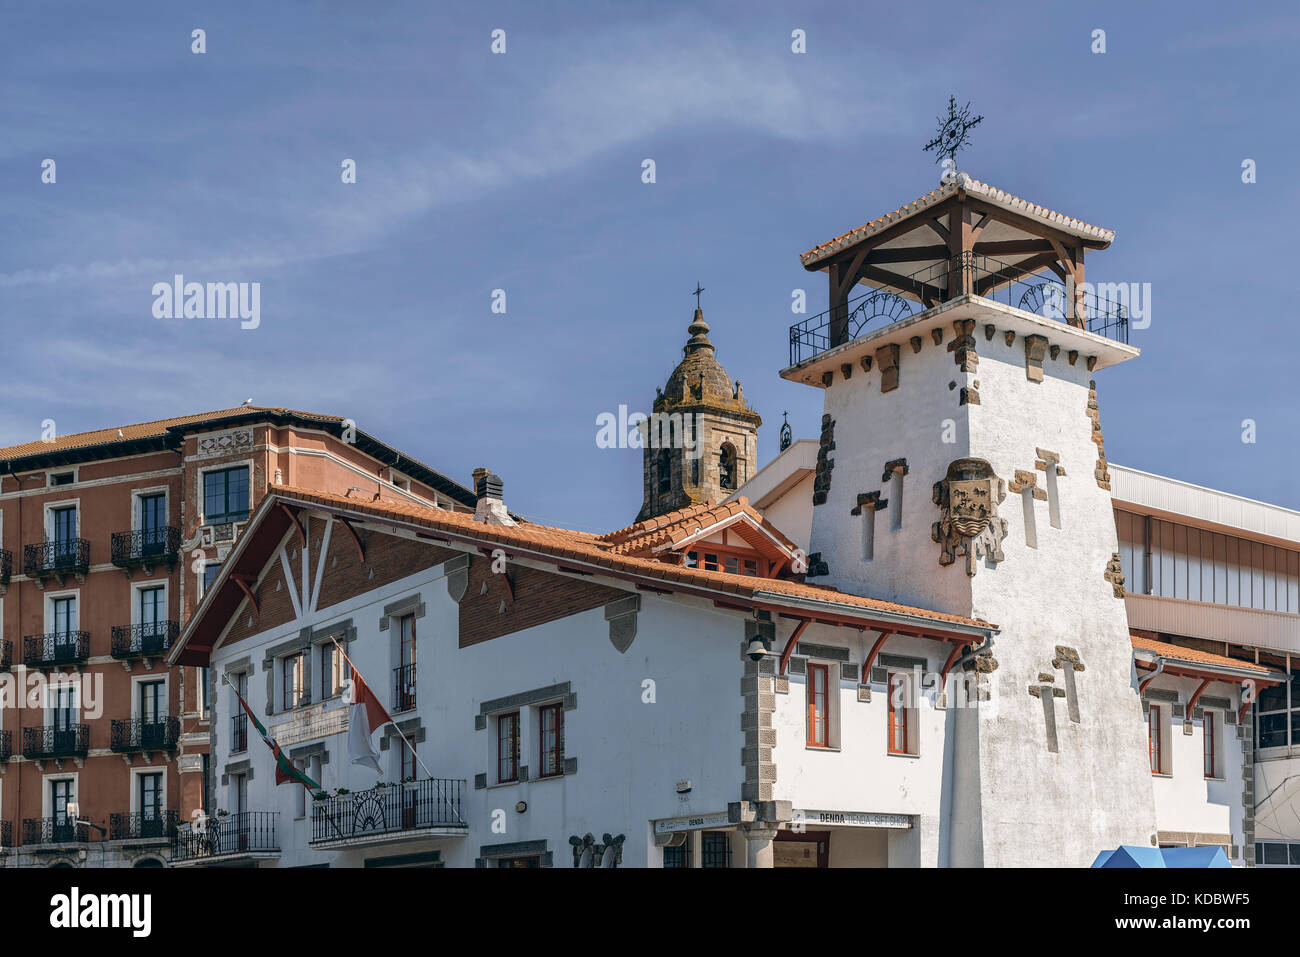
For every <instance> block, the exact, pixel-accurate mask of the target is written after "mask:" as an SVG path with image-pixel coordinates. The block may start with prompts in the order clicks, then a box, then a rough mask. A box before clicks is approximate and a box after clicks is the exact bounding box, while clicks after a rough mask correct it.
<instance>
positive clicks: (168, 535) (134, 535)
mask: <svg viewBox="0 0 1300 957" xmlns="http://www.w3.org/2000/svg"><path fill="white" fill-rule="evenodd" d="M110 550H111V555H112V562H113V564H114V565H116V566H117V567H118V568H132V567H134V566H136V565H174V564H175V563H176V557H177V555H178V554H179V553H180V550H181V530H180V529H179V528H177V527H176V526H175V525H162V526H159V527H158V528H136V529H132V530H131V531H129V532H114V533H113V537H112V539H111V540H110Z"/></svg>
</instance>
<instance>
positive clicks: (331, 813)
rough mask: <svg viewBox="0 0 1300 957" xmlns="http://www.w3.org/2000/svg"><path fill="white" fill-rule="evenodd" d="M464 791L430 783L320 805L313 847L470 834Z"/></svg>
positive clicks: (460, 784)
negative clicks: (463, 811) (464, 815)
mask: <svg viewBox="0 0 1300 957" xmlns="http://www.w3.org/2000/svg"><path fill="white" fill-rule="evenodd" d="M464 787H465V782H464V781H458V780H448V779H444V778H425V779H424V780H423V781H413V782H410V783H407V784H390V785H388V786H387V787H376V788H371V789H370V790H368V791H358V792H356V793H353V794H341V795H339V796H337V797H332V798H328V799H326V800H324V801H316V802H315V803H314V805H313V807H312V816H311V835H312V836H311V844H312V846H313V847H343V846H346V845H351V844H387V843H393V842H396V841H402V840H407V839H411V838H422V837H430V836H446V835H454V836H460V835H463V834H466V833H468V829H469V828H468V825H467V824H466V823H465V820H464V818H462V817H461V806H460V802H461V794H462V792H463V790H464Z"/></svg>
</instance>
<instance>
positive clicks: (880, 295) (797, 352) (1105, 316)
mask: <svg viewBox="0 0 1300 957" xmlns="http://www.w3.org/2000/svg"><path fill="white" fill-rule="evenodd" d="M868 281H870V280H868ZM1107 288H1109V287H1107ZM966 293H972V294H974V295H976V296H981V297H982V298H984V299H989V300H992V301H993V302H1001V303H1003V304H1005V305H1008V306H1012V307H1014V308H1016V309H1023V310H1025V311H1026V312H1032V313H1036V314H1038V315H1040V316H1043V317H1045V318H1049V319H1060V320H1062V321H1064V322H1067V323H1069V324H1071V325H1074V326H1078V327H1080V328H1086V329H1087V330H1088V331H1089V332H1095V333H1097V334H1098V335H1103V336H1106V337H1107V338H1110V339H1114V340H1116V341H1118V342H1125V343H1126V342H1128V330H1129V309H1128V307H1127V306H1125V305H1123V304H1121V303H1118V302H1113V301H1111V300H1110V299H1107V298H1103V297H1102V296H1099V295H1098V294H1097V292H1096V290H1095V289H1094V288H1092V287H1086V286H1085V287H1083V288H1079V289H1076V290H1074V294H1073V295H1072V296H1069V295H1067V290H1066V287H1065V285H1064V284H1063V283H1061V282H1058V281H1057V280H1056V279H1055V277H1054V275H1053V274H1052V273H1047V272H1044V267H1039V268H1038V269H1035V270H1030V269H1022V268H1020V267H1019V266H1014V265H1011V264H1009V263H1004V262H1000V261H999V260H996V259H992V258H990V257H988V256H982V255H980V254H978V253H971V252H967V253H963V254H962V255H960V256H957V257H955V258H953V259H951V260H949V261H947V262H939V263H935V264H933V265H931V266H927V267H925V268H924V269H920V270H918V271H916V272H915V273H912V274H911V275H908V276H901V277H899V279H898V281H897V282H895V283H893V284H892V285H890V286H889V287H887V288H879V289H873V290H872V291H870V292H867V293H864V294H862V295H861V296H857V297H854V298H853V299H850V300H849V301H848V304H847V305H846V306H844V307H843V308H840V309H834V308H832V309H827V310H826V311H825V312H822V313H819V314H818V315H815V316H810V317H809V318H807V319H804V320H803V321H801V322H796V323H795V324H794V325H792V326H791V327H790V365H792V366H793V365H798V364H799V363H801V362H805V361H807V360H809V359H812V358H814V357H815V356H818V355H820V354H821V353H823V352H826V351H827V350H828V349H830V348H832V347H834V346H838V345H841V344H843V343H845V342H852V341H853V340H854V339H856V338H858V337H859V336H861V335H865V334H866V333H868V332H874V331H875V330H876V329H880V328H883V327H885V326H888V325H890V324H892V323H895V322H898V321H899V320H901V319H906V318H908V317H909V316H912V315H915V314H916V313H919V312H921V311H923V310H925V309H929V308H931V307H932V306H936V305H938V304H939V303H941V302H946V301H947V300H949V299H953V298H955V297H956V296H958V295H962V294H966ZM1118 294H1120V292H1119V291H1118V290H1117V295H1118Z"/></svg>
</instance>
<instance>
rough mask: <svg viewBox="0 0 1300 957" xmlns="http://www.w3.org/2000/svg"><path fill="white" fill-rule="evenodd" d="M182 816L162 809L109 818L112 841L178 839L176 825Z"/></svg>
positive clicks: (133, 812) (132, 812)
mask: <svg viewBox="0 0 1300 957" xmlns="http://www.w3.org/2000/svg"><path fill="white" fill-rule="evenodd" d="M179 818H180V815H179V814H178V813H177V812H176V811H164V810H162V809H161V808H159V809H156V810H152V811H131V812H129V813H122V814H110V815H109V816H108V839H109V840H110V841H148V840H167V841H174V840H175V839H176V825H177V822H178V820H179Z"/></svg>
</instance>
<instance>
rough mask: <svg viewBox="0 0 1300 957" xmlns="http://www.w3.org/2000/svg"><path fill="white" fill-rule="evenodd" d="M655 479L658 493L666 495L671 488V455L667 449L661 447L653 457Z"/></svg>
mask: <svg viewBox="0 0 1300 957" xmlns="http://www.w3.org/2000/svg"><path fill="white" fill-rule="evenodd" d="M655 472H656V481H657V483H658V489H659V494H660V495H667V494H668V493H669V492H671V491H672V490H673V469H672V457H671V456H670V455H669V453H668V450H667V449H661V450H660V452H659V454H658V455H657V456H656V457H655Z"/></svg>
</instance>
